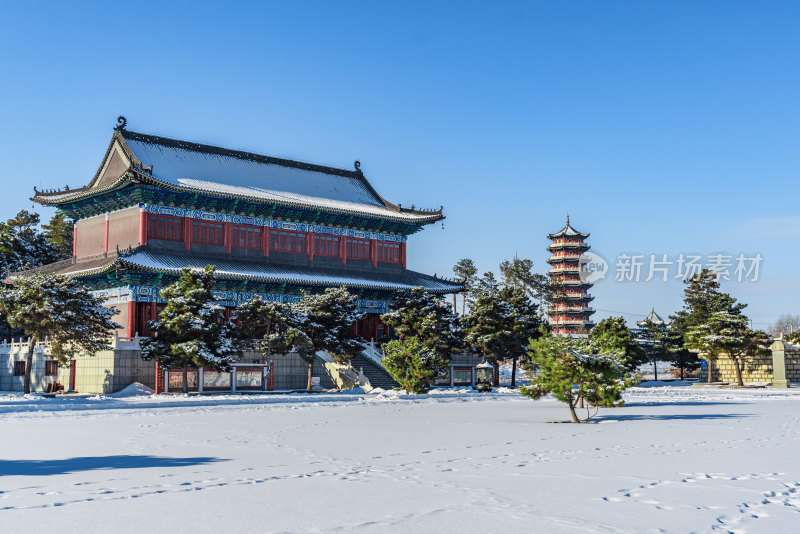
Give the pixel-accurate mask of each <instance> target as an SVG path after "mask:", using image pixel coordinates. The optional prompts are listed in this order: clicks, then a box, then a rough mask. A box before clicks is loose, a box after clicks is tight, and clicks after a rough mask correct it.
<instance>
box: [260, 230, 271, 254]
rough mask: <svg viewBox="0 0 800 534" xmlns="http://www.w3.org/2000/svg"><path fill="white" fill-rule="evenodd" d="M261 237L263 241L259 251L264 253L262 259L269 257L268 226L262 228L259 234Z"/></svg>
mask: <svg viewBox="0 0 800 534" xmlns="http://www.w3.org/2000/svg"><path fill="white" fill-rule="evenodd" d="M261 235H263V236H264V237H263V239H264V240H263V241H262V242H261V250H263V251H264V257H265V258H267V257H269V242H270V231H269V226H265V227H264V231H263V232H261Z"/></svg>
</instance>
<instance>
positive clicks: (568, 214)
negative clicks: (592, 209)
mask: <svg viewBox="0 0 800 534" xmlns="http://www.w3.org/2000/svg"><path fill="white" fill-rule="evenodd" d="M567 226H569V213H567Z"/></svg>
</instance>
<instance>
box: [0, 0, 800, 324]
mask: <svg viewBox="0 0 800 534" xmlns="http://www.w3.org/2000/svg"><path fill="white" fill-rule="evenodd" d="M2 9H3V17H2V31H0V72H2V73H3V76H2V77H0V112H1V113H0V116H2V120H0V182H1V183H2V185H3V193H4V194H3V195H2V197H0V218H3V219H5V218H8V217H10V216H12V215H13V214H14V213H16V211H18V210H19V209H21V208H25V207H30V205H31V203H30V201H29V200H28V198H29V197H30V196H31V193H32V187H33V186H38V187H63V186H64V185H65V184H69V185H70V186H73V187H76V186H80V185H84V184H85V183H86V182H88V180H89V179H90V178H91V177H92V176H93V175H94V172H95V171H96V168H97V166H98V165H99V163H100V159H101V158H102V155H103V152H104V150H105V148H106V145H107V143H108V140H109V137H110V135H111V132H112V130H111V129H112V128H113V126H114V124H115V119H116V117H117V115H119V114H124V115H126V116H127V118H128V126H129V128H130V129H132V130H137V131H143V132H147V133H154V134H160V135H166V136H173V137H178V138H183V139H189V140H195V141H200V142H208V143H212V144H218V145H223V146H228V147H232V148H239V149H243V150H251V151H256V152H260V153H266V154H270V155H276V156H283V157H290V158H295V159H300V160H306V161H311V162H316V163H323V164H329V165H334V166H341V167H346V168H351V167H352V162H353V160H355V159H359V160H361V162H362V169H363V170H364V171H365V173H366V175H367V177H368V178H369V179H370V181H371V182H372V183H373V185H374V186H375V187H376V189H377V190H378V191H379V192H380V193H381V194H382V195H383V196H385V197H386V198H388V199H390V200H392V201H394V202H400V203H402V204H404V205H410V204H415V205H417V206H423V207H438V206H439V205H442V204H443V205H444V206H445V214H446V215H447V219H446V220H445V221H444V228H442V225H441V224H437V225H435V226H433V227H429V228H427V229H426V230H425V231H424V232H422V233H421V234H418V235H416V236H414V237H413V238H412V239H411V241H410V244H409V266H410V267H411V268H414V269H417V270H421V271H424V272H428V273H431V274H433V273H438V274H440V275H443V274H447V275H449V274H450V268H451V266H452V264H453V263H455V262H456V261H457V260H458V259H460V258H462V257H471V258H473V259H474V260H475V261H476V262H477V263H478V266H479V268H480V269H481V270H482V271H485V270H489V269H495V270H496V266H497V264H498V263H499V262H500V261H501V260H503V259H505V258H510V257H512V256H513V255H514V254H515V253H516V254H519V255H520V256H525V257H529V258H531V259H533V260H534V262H535V265H536V267H537V269H538V270H540V271H542V272H543V271H544V270H545V269H546V268H547V265H546V263H545V260H546V259H547V252H546V250H545V248H546V246H547V239H546V234H547V233H549V232H555V231H557V230H559V229H560V228H561V227H562V226H563V223H564V218H565V214H566V213H567V212H569V213H570V216H571V219H572V222H573V225H574V226H575V227H576V228H578V229H579V230H582V231H585V232H590V233H591V234H592V236H591V238H590V243H591V244H592V245H593V250H594V251H596V252H597V253H599V254H601V255H602V256H603V257H605V258H606V259H607V260H608V261H609V263H610V264H611V265H610V268H611V270H612V273H611V275H610V276H609V277H608V278H613V274H614V272H613V271H614V269H615V265H616V261H617V257H618V256H619V255H620V254H623V253H627V254H642V255H645V260H647V259H649V254H656V255H658V256H661V255H662V254H668V255H669V257H670V258H671V259H675V258H677V256H678V255H679V254H680V253H684V254H698V255H702V256H703V257H704V258H705V257H707V255H709V254H714V253H723V254H730V255H733V256H734V257H735V256H736V255H738V254H740V253H741V254H746V255H748V257H750V256H753V255H754V254H756V253H760V254H761V255H762V256H763V258H764V259H763V262H762V264H761V266H760V272H759V280H758V281H757V282H754V283H752V282H749V283H726V284H725V285H724V287H725V288H726V289H727V290H729V291H730V292H731V293H733V294H734V296H736V297H738V298H740V299H741V300H743V301H744V302H747V303H749V305H750V306H749V308H748V312H750V314H751V316H752V318H753V320H754V322H755V323H756V325H757V326H762V327H766V326H767V324H768V323H770V322H772V321H773V320H774V318H775V317H776V316H777V315H778V314H780V313H782V312H789V313H800V304H798V297H800V277H798V275H797V270H798V269H797V265H798V260H800V252H799V251H798V247H797V245H798V241H799V239H798V238H800V209H798V202H797V192H798V186H797V176H798V171H799V170H800V151H798V149H797V147H798V141H799V140H800V120H799V119H800V104H798V102H800V100H798V98H797V95H798V94H800V69H798V65H799V64H800V40H799V39H797V32H796V28H797V27H798V24H799V23H800V6H799V5H798V4H797V3H792V2H786V3H782V2H770V3H768V4H765V3H756V2H730V1H726V2H702V3H699V2H658V3H656V2H570V3H567V2H519V3H516V2H506V3H502V2H497V3H492V4H490V3H488V2H486V3H469V2H467V3H464V2H459V3H456V2H450V3H446V2H418V3H415V2H397V3H391V4H390V3H380V2H336V3H334V2H320V3H314V2H281V3H268V2H257V3H256V2H254V3H251V4H248V3H230V5H229V4H222V3H220V2H214V3H203V2H185V3H168V2H157V3H149V2H137V3H135V4H108V3H107V2H105V3H96V4H89V3H82V4H80V5H77V4H75V5H73V4H62V3H52V4H47V3H41V4H37V5H35V6H31V5H29V3H23V2H19V3H4V4H3V8H2ZM44 214H45V216H49V213H48V212H47V211H44ZM645 269H646V266H645ZM672 274H674V272H673V273H672ZM608 278H607V279H606V280H604V281H602V282H601V283H599V284H598V285H597V286H596V288H595V289H594V294H595V296H596V299H595V301H594V303H593V305H594V306H595V307H596V308H597V309H598V310H599V311H598V314H597V317H598V318H599V317H603V316H607V315H612V314H613V315H620V314H623V315H624V316H625V317H626V318H627V319H629V320H630V321H634V320H637V319H640V318H642V317H643V316H644V315H645V314H646V313H648V312H649V311H650V308H651V307H653V306H655V308H656V310H657V311H659V312H660V313H661V314H662V315H666V314H668V313H671V312H673V311H675V310H676V309H677V308H678V307H679V306H680V302H681V296H682V295H681V284H680V283H679V282H677V281H674V280H673V281H671V282H668V283H656V282H652V281H651V282H649V283H630V282H629V283H619V282H615V281H614V280H613V279H608Z"/></svg>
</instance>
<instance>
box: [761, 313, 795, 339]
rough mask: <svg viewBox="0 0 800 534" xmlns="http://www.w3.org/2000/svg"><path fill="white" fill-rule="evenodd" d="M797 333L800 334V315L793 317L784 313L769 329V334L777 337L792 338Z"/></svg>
mask: <svg viewBox="0 0 800 534" xmlns="http://www.w3.org/2000/svg"><path fill="white" fill-rule="evenodd" d="M795 332H800V315H796V314H795V315H792V314H790V313H782V314H780V315H779V316H778V318H777V319H776V320H775V322H774V323H773V324H772V326H770V327H769V333H770V334H772V335H773V336H775V337H778V336H780V335H781V334H783V335H784V337H786V336H790V335H792V334H794V333H795Z"/></svg>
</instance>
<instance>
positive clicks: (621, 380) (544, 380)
mask: <svg viewBox="0 0 800 534" xmlns="http://www.w3.org/2000/svg"><path fill="white" fill-rule="evenodd" d="M530 348H531V352H532V354H533V356H532V358H533V363H534V365H535V367H536V375H535V377H534V378H533V379H532V380H531V383H530V385H529V386H522V387H520V388H519V389H520V392H521V393H522V394H523V395H525V396H528V397H531V398H533V399H540V398H542V397H543V396H545V395H548V394H550V393H552V394H553V397H554V398H555V399H557V400H559V401H561V402H564V403H566V404H567V406H568V407H569V412H570V415H571V417H572V422H573V423H581V422H583V421H586V420H588V419H590V418H591V417H593V416H594V415H595V414H597V408H599V407H601V406H606V407H618V406H622V405H623V404H624V401H622V400H620V398H621V395H622V391H624V390H625V389H626V388H628V387H630V386H632V385H633V384H634V383H635V382H636V378H637V377H636V376H635V375H632V374H631V373H630V371H629V370H628V368H627V366H626V365H625V363H624V362H623V360H622V354H621V351H620V350H613V351H610V352H606V351H604V350H600V351H599V352H598V348H597V347H594V346H593V345H592V344H591V342H590V341H588V340H587V339H583V338H572V337H570V336H544V337H541V338H540V339H538V340H536V341H533V342H531V347H530ZM581 400H584V401H586V402H587V408H586V417H585V418H583V419H581V418H580V417H578V414H577V412H576V411H575V408H576V407H577V406H578V403H579V402H580V401H581ZM592 407H594V408H595V413H594V414H591V413H590V408H592Z"/></svg>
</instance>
